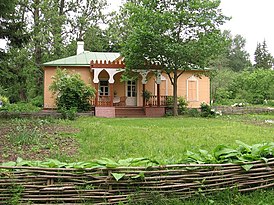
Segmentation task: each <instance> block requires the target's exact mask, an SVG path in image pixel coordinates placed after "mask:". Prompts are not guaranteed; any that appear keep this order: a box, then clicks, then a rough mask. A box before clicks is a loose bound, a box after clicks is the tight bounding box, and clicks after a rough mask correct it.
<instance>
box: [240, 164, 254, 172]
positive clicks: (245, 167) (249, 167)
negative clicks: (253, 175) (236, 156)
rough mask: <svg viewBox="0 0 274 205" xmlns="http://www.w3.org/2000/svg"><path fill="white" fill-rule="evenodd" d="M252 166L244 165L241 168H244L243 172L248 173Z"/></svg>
mask: <svg viewBox="0 0 274 205" xmlns="http://www.w3.org/2000/svg"><path fill="white" fill-rule="evenodd" d="M253 166H254V165H253V164H244V165H242V168H244V170H245V171H247V172H248V171H249V170H250V169H251V168H252V167H253Z"/></svg>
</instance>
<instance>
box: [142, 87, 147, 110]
mask: <svg viewBox="0 0 274 205" xmlns="http://www.w3.org/2000/svg"><path fill="white" fill-rule="evenodd" d="M145 90H146V84H143V92H142V93H144V92H145ZM143 107H146V99H145V97H144V94H143Z"/></svg>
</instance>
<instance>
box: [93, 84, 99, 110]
mask: <svg viewBox="0 0 274 205" xmlns="http://www.w3.org/2000/svg"><path fill="white" fill-rule="evenodd" d="M98 85H99V83H94V87H95V90H96V92H95V107H96V106H98V97H99V95H98V94H99V90H98V89H99V86H98Z"/></svg>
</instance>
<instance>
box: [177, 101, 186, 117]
mask: <svg viewBox="0 0 274 205" xmlns="http://www.w3.org/2000/svg"><path fill="white" fill-rule="evenodd" d="M187 105H188V103H187V101H186V100H185V98H184V97H179V98H178V114H179V115H182V114H184V113H185V112H186V110H187Z"/></svg>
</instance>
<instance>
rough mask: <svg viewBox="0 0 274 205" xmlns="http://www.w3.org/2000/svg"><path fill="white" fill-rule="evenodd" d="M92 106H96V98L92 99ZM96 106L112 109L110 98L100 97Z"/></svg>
mask: <svg viewBox="0 0 274 205" xmlns="http://www.w3.org/2000/svg"><path fill="white" fill-rule="evenodd" d="M90 104H91V105H92V106H95V97H94V98H92V99H91V101H90ZM96 106H100V107H110V106H111V102H110V96H98V102H97V105H96Z"/></svg>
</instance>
